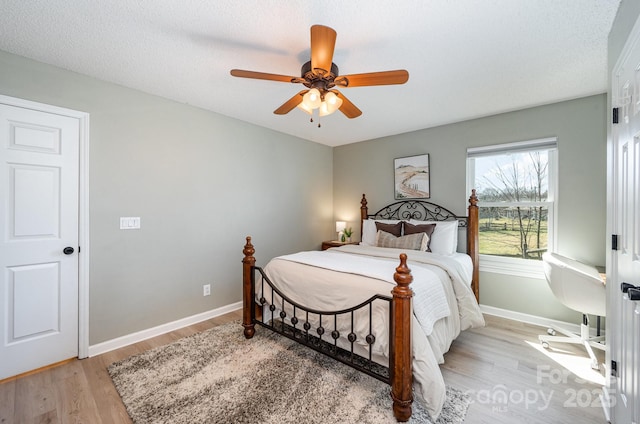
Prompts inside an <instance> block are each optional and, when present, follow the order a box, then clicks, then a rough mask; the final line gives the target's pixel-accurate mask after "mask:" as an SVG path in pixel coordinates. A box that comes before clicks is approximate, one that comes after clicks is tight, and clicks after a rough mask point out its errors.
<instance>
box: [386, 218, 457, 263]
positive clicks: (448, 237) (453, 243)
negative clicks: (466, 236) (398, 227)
mask: <svg viewBox="0 0 640 424" xmlns="http://www.w3.org/2000/svg"><path fill="white" fill-rule="evenodd" d="M409 223H410V224H414V225H419V224H436V228H435V229H434V230H433V233H431V241H430V242H429V248H430V249H431V252H433V253H437V254H439V255H453V254H454V253H456V251H457V250H458V221H457V220H456V221H418V220H415V219H411V220H409ZM374 228H375V224H374Z"/></svg>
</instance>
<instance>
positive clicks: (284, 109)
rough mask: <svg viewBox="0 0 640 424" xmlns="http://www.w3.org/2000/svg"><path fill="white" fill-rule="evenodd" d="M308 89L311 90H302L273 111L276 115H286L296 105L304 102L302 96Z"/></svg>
mask: <svg viewBox="0 0 640 424" xmlns="http://www.w3.org/2000/svg"><path fill="white" fill-rule="evenodd" d="M307 91H309V90H302V91H301V92H299V93H298V94H296V95H295V96H293V97H292V98H290V99H289V100H287V101H286V102H284V104H283V105H282V106H280V107H279V108H278V109H276V110H274V111H273V113H275V114H276V115H286V114H287V113H289V112H291V111H292V110H293V109H294V108H295V107H296V106H298V105H299V104H300V103H302V96H304V95H305V94H306V93H307Z"/></svg>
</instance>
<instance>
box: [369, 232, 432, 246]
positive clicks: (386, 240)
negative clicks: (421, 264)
mask: <svg viewBox="0 0 640 424" xmlns="http://www.w3.org/2000/svg"><path fill="white" fill-rule="evenodd" d="M428 244H429V236H428V235H427V234H426V233H418V234H409V235H408V236H402V237H396V236H394V235H393V234H390V233H387V232H386V231H382V230H380V231H378V237H377V240H376V246H378V247H393V248H395V249H408V250H423V251H424V250H426V249H427V245H428Z"/></svg>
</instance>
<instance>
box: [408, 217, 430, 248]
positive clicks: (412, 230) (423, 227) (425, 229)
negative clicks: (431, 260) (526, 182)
mask: <svg viewBox="0 0 640 424" xmlns="http://www.w3.org/2000/svg"><path fill="white" fill-rule="evenodd" d="M435 229H436V224H420V225H414V224H410V223H408V222H405V223H404V235H405V236H406V235H408V234H418V233H426V234H427V236H428V237H429V243H428V244H427V248H426V249H424V250H426V251H427V252H431V247H430V246H429V245H430V244H431V234H433V230H435Z"/></svg>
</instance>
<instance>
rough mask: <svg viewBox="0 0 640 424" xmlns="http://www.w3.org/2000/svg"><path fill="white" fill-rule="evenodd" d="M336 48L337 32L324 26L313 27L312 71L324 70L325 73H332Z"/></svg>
mask: <svg viewBox="0 0 640 424" xmlns="http://www.w3.org/2000/svg"><path fill="white" fill-rule="evenodd" d="M335 47H336V32H335V31H334V30H333V29H331V28H329V27H327V26H324V25H313V26H312V27H311V71H312V72H314V73H316V72H315V70H316V69H318V68H319V69H322V70H323V71H325V73H329V72H330V71H331V63H332V62H333V50H334V49H335Z"/></svg>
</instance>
